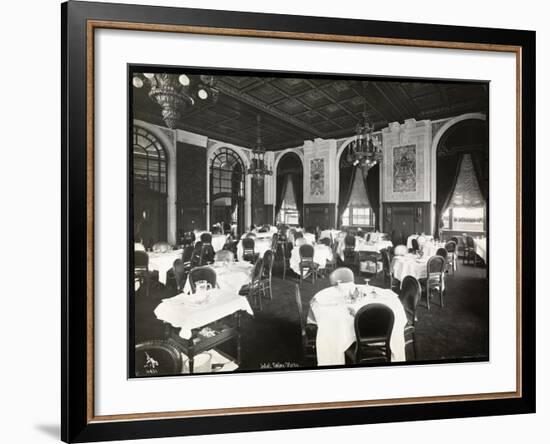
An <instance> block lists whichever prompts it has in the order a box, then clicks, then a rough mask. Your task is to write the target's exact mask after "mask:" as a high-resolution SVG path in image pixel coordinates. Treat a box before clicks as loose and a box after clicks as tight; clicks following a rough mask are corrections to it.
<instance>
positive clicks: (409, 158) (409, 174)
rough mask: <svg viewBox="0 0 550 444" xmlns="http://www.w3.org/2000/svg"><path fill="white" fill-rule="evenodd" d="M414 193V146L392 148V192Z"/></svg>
mask: <svg viewBox="0 0 550 444" xmlns="http://www.w3.org/2000/svg"><path fill="white" fill-rule="evenodd" d="M415 191H416V145H405V146H396V147H394V148H393V192H394V193H410V192H413V193H414V192H415Z"/></svg>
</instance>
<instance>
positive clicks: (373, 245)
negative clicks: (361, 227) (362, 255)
mask: <svg viewBox="0 0 550 444" xmlns="http://www.w3.org/2000/svg"><path fill="white" fill-rule="evenodd" d="M392 245H393V244H392V243H391V241H379V242H367V241H366V240H365V239H363V238H361V237H356V238H355V251H370V252H373V253H378V252H379V251H380V250H383V249H384V248H388V247H391V246H392ZM345 247H346V242H345V240H344V239H340V240H339V241H338V247H336V251H337V253H338V256H340V258H341V259H342V260H344V249H345Z"/></svg>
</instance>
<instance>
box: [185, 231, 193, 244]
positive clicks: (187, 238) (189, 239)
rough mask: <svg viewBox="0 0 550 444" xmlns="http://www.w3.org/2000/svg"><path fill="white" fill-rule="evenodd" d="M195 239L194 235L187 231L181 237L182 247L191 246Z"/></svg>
mask: <svg viewBox="0 0 550 444" xmlns="http://www.w3.org/2000/svg"><path fill="white" fill-rule="evenodd" d="M195 240H196V237H195V233H193V232H192V231H188V232H186V233H184V235H183V245H186V246H187V245H193V244H194V243H195Z"/></svg>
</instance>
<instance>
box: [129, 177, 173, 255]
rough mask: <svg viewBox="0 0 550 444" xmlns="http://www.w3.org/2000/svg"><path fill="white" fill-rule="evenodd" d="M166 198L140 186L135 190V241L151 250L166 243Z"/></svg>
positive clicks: (136, 186)
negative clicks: (156, 245)
mask: <svg viewBox="0 0 550 444" xmlns="http://www.w3.org/2000/svg"><path fill="white" fill-rule="evenodd" d="M166 225H167V220H166V196H165V195H164V194H162V193H158V192H155V191H152V190H149V189H146V188H144V187H141V186H139V185H137V184H136V185H135V188H134V239H135V240H136V241H141V242H143V245H144V246H145V247H146V248H151V247H152V246H153V244H154V243H155V242H159V241H166V231H167V229H166Z"/></svg>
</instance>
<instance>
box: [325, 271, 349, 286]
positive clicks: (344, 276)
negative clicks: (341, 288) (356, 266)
mask: <svg viewBox="0 0 550 444" xmlns="http://www.w3.org/2000/svg"><path fill="white" fill-rule="evenodd" d="M329 282H330V285H336V284H338V282H340V283H342V284H345V283H348V282H355V276H354V275H353V271H352V270H351V269H349V268H347V267H339V268H337V269H336V270H334V271H333V272H332V273H330V276H329Z"/></svg>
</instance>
